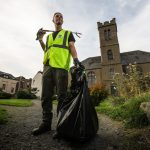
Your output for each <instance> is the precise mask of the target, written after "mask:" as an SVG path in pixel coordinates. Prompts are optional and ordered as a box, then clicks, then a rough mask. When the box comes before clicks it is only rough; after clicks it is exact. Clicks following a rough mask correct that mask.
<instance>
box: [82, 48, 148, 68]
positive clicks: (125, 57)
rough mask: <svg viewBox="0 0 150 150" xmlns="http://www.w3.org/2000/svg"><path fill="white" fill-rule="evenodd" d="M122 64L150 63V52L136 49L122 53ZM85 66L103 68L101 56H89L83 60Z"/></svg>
mask: <svg viewBox="0 0 150 150" xmlns="http://www.w3.org/2000/svg"><path fill="white" fill-rule="evenodd" d="M120 57H121V63H122V65H129V64H130V63H131V64H134V63H137V64H138V63H150V53H149V52H145V51H141V50H135V51H130V52H123V53H120ZM82 64H83V65H84V66H85V68H86V69H87V70H88V69H101V56H95V57H89V58H87V59H85V60H83V61H82Z"/></svg>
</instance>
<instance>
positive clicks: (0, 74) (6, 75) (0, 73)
mask: <svg viewBox="0 0 150 150" xmlns="http://www.w3.org/2000/svg"><path fill="white" fill-rule="evenodd" d="M0 77H2V78H6V79H13V80H15V77H14V76H13V75H12V74H9V73H6V72H2V71H0Z"/></svg>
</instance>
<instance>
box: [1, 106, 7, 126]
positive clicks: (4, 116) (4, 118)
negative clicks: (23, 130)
mask: <svg viewBox="0 0 150 150" xmlns="http://www.w3.org/2000/svg"><path fill="white" fill-rule="evenodd" d="M7 118H8V114H7V111H6V110H5V109H3V108H0V124H4V123H6V122H7Z"/></svg>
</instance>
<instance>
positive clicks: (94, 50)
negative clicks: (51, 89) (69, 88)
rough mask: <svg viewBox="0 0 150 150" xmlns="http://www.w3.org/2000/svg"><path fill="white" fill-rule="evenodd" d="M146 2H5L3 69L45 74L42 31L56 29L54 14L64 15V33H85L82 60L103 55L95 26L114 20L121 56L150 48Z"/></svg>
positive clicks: (0, 28)
mask: <svg viewBox="0 0 150 150" xmlns="http://www.w3.org/2000/svg"><path fill="white" fill-rule="evenodd" d="M149 5H150V2H149V1H148V0H145V1H142V0H134V1H130V0H126V1H123V0H113V1H112V0H105V1H104V0H88V1H86V0H82V1H81V0H76V1H73V0H63V1H57V0H42V1H41V0H32V1H31V0H5V1H2V2H1V5H0V9H1V13H0V18H1V20H0V33H1V36H0V70H1V71H5V72H8V73H12V74H13V75H14V76H19V75H23V76H25V77H27V78H29V77H33V76H34V75H35V74H36V72H37V71H39V70H41V69H42V58H43V51H42V49H41V47H40V45H39V43H38V42H37V41H35V38H36V32H37V30H38V29H39V28H41V27H43V28H45V29H54V26H53V23H52V17H53V14H54V12H57V11H60V12H62V13H63V14H64V25H63V27H64V29H68V30H72V31H76V32H81V33H82V34H83V35H82V38H80V39H79V38H77V37H76V36H75V38H76V44H75V45H76V48H77V51H78V56H79V59H80V60H83V59H86V58H87V57H93V56H97V55H100V44H99V35H98V30H97V22H98V21H100V22H104V21H107V20H108V21H109V20H111V19H112V18H114V17H115V18H116V20H117V25H118V37H119V42H120V47H121V51H122V52H123V51H128V50H134V49H142V50H148V49H149V47H150V46H149V40H150V39H149V37H150V33H149V32H150V31H149V26H150V21H149V18H150V13H149V11H148V10H149V9H150V8H149V7H150V6H149Z"/></svg>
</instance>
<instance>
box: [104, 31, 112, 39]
mask: <svg viewBox="0 0 150 150" xmlns="http://www.w3.org/2000/svg"><path fill="white" fill-rule="evenodd" d="M104 38H105V40H107V41H108V40H111V30H110V29H107V30H104Z"/></svg>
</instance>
